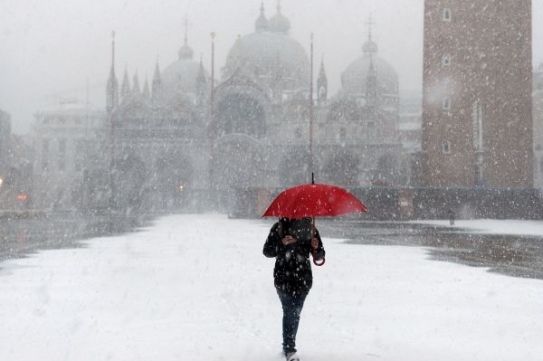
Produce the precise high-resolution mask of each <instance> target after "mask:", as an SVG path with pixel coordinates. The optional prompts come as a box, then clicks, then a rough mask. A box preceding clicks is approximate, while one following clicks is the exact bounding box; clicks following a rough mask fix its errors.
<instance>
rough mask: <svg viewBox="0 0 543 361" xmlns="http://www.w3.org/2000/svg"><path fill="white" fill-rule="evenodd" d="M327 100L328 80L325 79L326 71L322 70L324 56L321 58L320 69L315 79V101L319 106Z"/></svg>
mask: <svg viewBox="0 0 543 361" xmlns="http://www.w3.org/2000/svg"><path fill="white" fill-rule="evenodd" d="M327 98H328V78H327V77H326V71H325V70H324V55H323V56H322V58H321V68H320V70H319V77H318V78H317V100H318V102H319V105H320V104H322V103H323V102H325V101H326V99H327Z"/></svg>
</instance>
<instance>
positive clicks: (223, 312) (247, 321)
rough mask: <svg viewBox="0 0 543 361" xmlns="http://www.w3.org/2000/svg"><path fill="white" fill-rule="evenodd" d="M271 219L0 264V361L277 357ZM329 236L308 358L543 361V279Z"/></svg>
mask: <svg viewBox="0 0 543 361" xmlns="http://www.w3.org/2000/svg"><path fill="white" fill-rule="evenodd" d="M271 222H272V221H271V220H270V221H266V220H229V219H227V218H226V217H225V216H223V215H205V216H201V215H174V216H169V217H165V218H162V219H160V220H158V221H157V222H155V224H154V225H153V226H151V227H148V228H145V229H142V230H141V231H139V232H135V233H131V234H127V235H124V236H118V237H109V238H98V239H92V240H88V241H85V244H86V245H87V247H86V248H78V249H62V250H49V251H44V252H40V253H39V254H37V255H34V256H32V257H30V258H26V259H18V260H10V261H7V262H4V263H2V264H0V267H1V269H0V340H1V347H0V360H6V361H34V360H40V361H47V360H51V361H59V360H70V361H72V360H75V361H101V360H126V361H128V360H130V361H136V360H145V361H148V360H156V361H168V360H172V361H173V360H176V361H179V360H199V361H230V360H231V361H245V360H247V361H254V360H259V361H277V360H281V357H280V347H281V346H280V344H281V307H280V304H279V300H278V298H277V295H276V293H275V290H274V288H273V281H272V269H273V264H274V261H273V259H267V258H265V257H264V256H263V255H262V253H261V251H262V246H263V243H264V240H265V238H266V236H267V233H268V229H269V226H270V225H271ZM458 226H459V227H460V226H461V222H458ZM522 228H525V227H524V226H523V227H522ZM521 230H522V229H519V231H521ZM324 236H325V237H324V243H325V247H326V251H327V262H326V264H325V265H324V266H323V267H317V268H315V269H314V278H315V281H314V286H313V290H312V291H311V293H310V295H309V297H308V299H307V301H306V305H305V307H304V311H303V313H302V322H301V325H300V329H299V334H298V349H299V355H300V356H301V358H302V361H331V360H341V361H355V360H356V361H359V360H362V361H364V360H367V361H373V360H379V361H424V360H432V361H460V360H469V361H475V360H485V361H500V360H501V361H512V360H522V361H536V360H541V359H542V355H543V342H541V332H542V330H543V329H542V327H543V326H542V325H543V281H540V280H533V279H521V278H513V277H507V276H503V275H499V274H494V273H489V272H486V271H485V269H482V268H470V267H467V266H463V265H457V264H452V263H449V262H439V261H433V260H430V259H429V258H428V257H427V255H426V250H425V249H422V248H415V247H398V246H367V245H350V244H344V243H343V242H342V240H338V239H330V238H326V235H324Z"/></svg>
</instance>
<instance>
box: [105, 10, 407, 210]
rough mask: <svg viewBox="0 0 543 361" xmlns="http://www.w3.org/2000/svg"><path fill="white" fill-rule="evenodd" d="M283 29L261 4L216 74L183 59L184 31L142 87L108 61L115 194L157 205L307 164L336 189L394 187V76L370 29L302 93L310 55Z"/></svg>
mask: <svg viewBox="0 0 543 361" xmlns="http://www.w3.org/2000/svg"><path fill="white" fill-rule="evenodd" d="M290 28H291V24H290V21H289V19H287V18H286V17H285V16H284V15H283V14H282V12H281V7H280V5H278V6H277V9H276V13H275V15H273V16H272V17H269V18H268V17H266V14H265V9H264V6H263V5H261V8H260V14H259V15H258V17H257V19H256V21H255V26H254V32H252V33H250V34H247V35H245V36H240V37H238V38H237V39H236V40H235V42H234V44H233V46H232V47H231V48H230V51H229V52H228V55H227V58H226V60H225V63H224V64H225V65H224V67H223V68H222V72H221V77H220V79H212V75H210V73H213V70H211V71H210V70H207V69H205V67H204V66H203V64H202V61H201V59H200V60H199V61H195V60H194V56H193V54H194V52H193V50H192V49H191V47H190V46H189V45H188V40H187V36H186V35H185V41H184V44H183V45H182V47H181V48H180V50H179V52H178V59H177V60H176V61H175V62H173V63H172V64H170V65H168V66H166V67H164V68H163V69H161V67H160V65H159V64H158V62H157V64H156V68H155V71H154V76H153V79H152V82H151V85H150V86H149V84H148V83H147V82H145V84H144V85H143V87H142V88H140V85H139V79H138V77H137V75H135V76H134V78H133V79H132V82H130V81H129V79H128V75H127V74H126V72H125V74H124V77H123V80H122V82H121V84H120V86H119V85H118V84H117V80H116V78H115V72H114V67H113V65H112V69H111V74H110V79H109V82H108V86H107V113H108V117H109V119H111V121H110V122H109V124H110V125H111V129H110V133H111V137H110V139H111V140H112V143H113V144H114V145H113V149H112V154H113V157H114V163H115V168H116V169H117V170H118V171H117V173H116V182H117V183H119V184H121V183H122V185H123V186H117V187H116V188H117V189H119V192H120V194H119V195H118V197H120V198H119V199H122V198H123V197H124V198H127V199H130V198H133V197H134V196H135V195H137V194H148V193H149V194H153V200H152V203H155V205H156V206H157V207H158V206H172V205H173V206H175V205H176V204H172V202H174V203H175V202H177V205H180V204H182V203H186V202H187V197H188V198H190V199H192V200H198V198H201V197H202V195H204V194H208V193H209V192H210V191H211V192H216V194H217V196H218V197H217V199H222V200H225V199H226V197H228V195H231V194H236V192H237V193H240V192H243V191H244V190H254V189H264V190H267V191H271V192H273V191H275V190H277V189H281V188H284V187H288V186H292V185H295V184H300V183H307V182H310V181H311V173H312V172H313V173H314V174H315V179H316V181H317V182H319V183H333V184H336V185H339V186H344V187H365V186H371V185H377V184H378V185H390V186H397V185H401V182H402V177H401V176H400V175H401V174H402V172H403V170H402V169H401V168H402V164H403V162H402V147H401V144H400V142H399V135H398V122H399V94H398V93H399V92H398V75H397V73H396V72H395V70H394V69H393V68H392V67H391V66H390V64H389V63H387V62H386V61H385V60H383V59H382V58H380V57H379V56H378V46H377V44H376V43H375V42H374V41H373V40H372V37H371V29H370V32H369V34H368V40H367V42H366V43H365V44H363V46H362V51H361V55H360V57H359V58H357V59H355V60H354V61H353V62H352V63H351V64H350V65H349V66H347V68H346V69H345V70H344V71H343V73H342V75H341V89H340V90H339V91H338V93H337V94H335V95H334V96H329V94H328V81H327V77H326V71H325V66H324V64H323V62H322V61H321V63H320V69H319V70H318V71H315V74H316V82H315V83H316V84H315V87H314V88H315V91H313V84H312V81H310V79H311V77H312V71H313V69H312V60H311V59H310V56H309V55H308V53H307V52H306V50H305V49H304V47H303V46H302V45H301V44H300V43H299V42H298V41H296V40H295V39H293V38H291V37H290V36H289V31H290ZM213 80H214V81H213ZM212 82H213V83H214V84H213V86H212V84H211V83H212ZM313 93H314V96H313ZM311 97H313V99H314V101H313V102H311V101H310V98H311ZM121 189H122V191H121ZM180 190H183V192H180ZM232 191H234V192H232ZM181 193H182V194H183V196H179V194H181ZM193 203H198V202H193Z"/></svg>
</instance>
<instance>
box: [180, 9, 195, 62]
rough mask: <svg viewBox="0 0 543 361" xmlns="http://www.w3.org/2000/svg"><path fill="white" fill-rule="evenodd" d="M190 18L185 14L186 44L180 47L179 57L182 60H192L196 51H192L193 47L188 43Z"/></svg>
mask: <svg viewBox="0 0 543 361" xmlns="http://www.w3.org/2000/svg"><path fill="white" fill-rule="evenodd" d="M188 23H189V22H188V19H187V15H186V14H185V21H184V27H185V36H184V41H185V42H184V44H183V46H182V47H181V49H179V53H178V55H179V59H180V60H191V59H192V57H193V56H194V52H193V51H192V49H191V47H190V46H189V45H188V26H189V25H188Z"/></svg>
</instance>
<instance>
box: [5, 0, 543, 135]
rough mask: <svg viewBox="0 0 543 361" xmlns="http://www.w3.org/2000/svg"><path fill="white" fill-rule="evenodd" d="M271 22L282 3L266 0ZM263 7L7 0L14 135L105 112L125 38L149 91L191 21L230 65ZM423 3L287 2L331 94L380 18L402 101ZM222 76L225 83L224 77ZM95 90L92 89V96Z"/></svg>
mask: <svg viewBox="0 0 543 361" xmlns="http://www.w3.org/2000/svg"><path fill="white" fill-rule="evenodd" d="M263 3H264V6H265V14H266V16H267V17H270V16H272V15H273V14H275V13H276V6H277V2H276V0H264V1H263ZM260 4H261V0H185V1H182V0H162V1H160V2H158V1H151V0H137V1H129V0H70V1H68V0H48V1H42V0H0V109H2V110H4V111H6V112H8V113H9V114H11V121H12V131H13V132H14V133H17V134H24V133H27V132H28V130H29V129H30V124H31V123H32V122H33V114H34V113H35V112H36V111H38V110H41V109H44V108H47V107H48V106H52V105H55V104H58V100H59V99H60V98H78V99H80V100H82V101H86V100H87V95H88V100H89V103H90V104H91V105H94V106H97V107H100V108H103V107H104V104H105V86H106V81H107V77H108V74H109V69H110V64H111V33H112V31H113V30H114V31H115V33H116V37H115V40H116V49H117V50H116V69H115V70H116V73H117V78H118V79H120V78H121V77H122V75H123V73H124V71H125V69H126V70H127V71H128V74H129V77H130V78H132V76H133V75H134V73H136V72H137V73H138V77H139V79H140V82H141V83H142V84H143V83H144V81H145V79H146V78H147V79H148V80H149V81H150V80H151V78H152V75H153V70H154V67H155V64H156V61H157V59H158V62H159V65H160V68H161V70H163V69H164V68H165V67H166V66H167V65H169V64H171V63H172V62H174V61H175V60H176V59H177V51H178V50H179V48H180V47H181V46H182V45H183V38H184V33H185V30H184V19H185V16H187V19H188V43H189V45H190V46H191V47H192V49H193V50H194V54H195V55H194V58H195V60H198V58H199V57H200V56H201V57H202V59H203V63H204V66H205V68H206V69H207V70H208V71H209V69H210V68H211V60H210V58H211V56H210V53H211V40H210V33H211V32H215V33H216V42H215V49H216V55H215V65H216V69H220V68H222V66H224V61H225V59H226V55H227V53H228V50H229V49H230V48H231V46H232V45H233V44H234V42H235V40H236V38H237V36H238V35H246V34H249V33H252V32H253V31H254V21H255V20H256V19H257V17H258V16H259V8H260ZM423 5H424V1H423V0H407V1H406V0H379V1H377V0H373V1H371V0H296V1H294V0H282V1H281V7H282V13H283V14H284V15H285V16H286V17H287V18H289V20H290V21H291V25H292V28H291V32H290V36H291V37H292V38H294V39H296V40H298V41H300V42H301V43H302V45H303V46H304V47H305V49H306V51H307V53H308V54H309V46H310V34H311V33H314V49H315V63H316V70H315V73H314V74H315V75H316V74H317V71H318V66H319V65H320V60H321V58H323V59H324V64H325V68H326V72H327V76H328V82H329V93H330V94H331V95H333V94H335V93H336V92H337V90H338V89H339V87H340V75H341V72H342V71H343V70H345V68H346V67H347V65H348V64H350V63H351V62H352V61H353V60H354V59H356V58H357V57H358V56H360V55H361V47H362V44H363V43H364V42H365V41H366V39H367V37H368V19H369V18H370V16H371V17H372V19H373V20H372V22H373V26H372V29H373V30H372V33H373V34H372V35H373V39H374V40H375V41H376V42H377V44H378V45H379V55H380V56H381V57H382V58H384V59H385V60H387V61H388V62H390V63H391V65H392V66H393V67H394V68H395V69H396V71H397V72H398V74H399V79H400V95H405V94H406V93H413V92H415V93H416V92H418V93H419V94H420V92H421V90H422V40H423V38H422V31H423V30H422V29H423ZM542 60H543V0H533V61H534V63H533V65H534V67H537V66H538V64H539V62H541V61H542ZM216 79H217V80H218V79H220V70H218V71H217V75H216ZM87 90H88V91H87Z"/></svg>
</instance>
